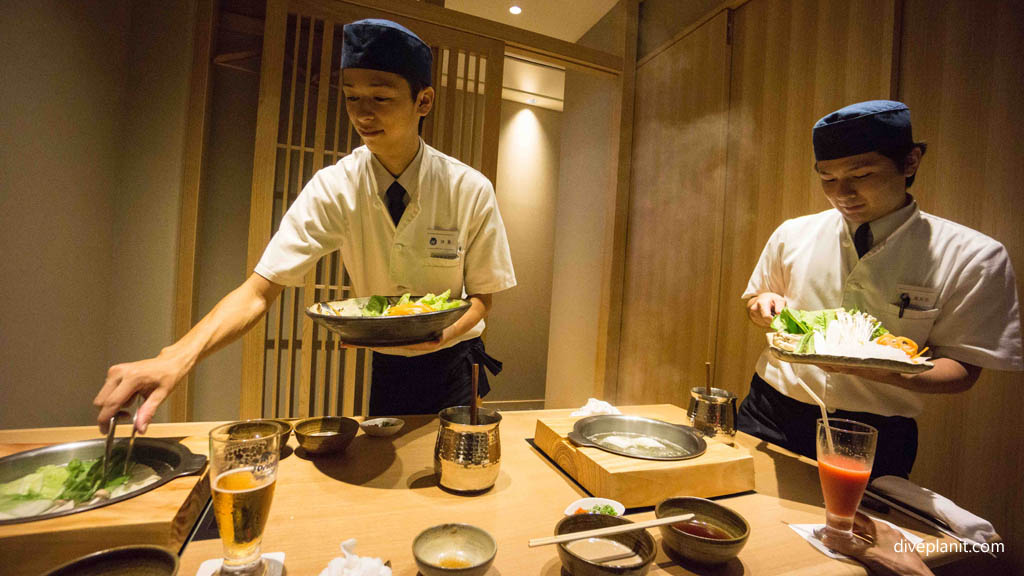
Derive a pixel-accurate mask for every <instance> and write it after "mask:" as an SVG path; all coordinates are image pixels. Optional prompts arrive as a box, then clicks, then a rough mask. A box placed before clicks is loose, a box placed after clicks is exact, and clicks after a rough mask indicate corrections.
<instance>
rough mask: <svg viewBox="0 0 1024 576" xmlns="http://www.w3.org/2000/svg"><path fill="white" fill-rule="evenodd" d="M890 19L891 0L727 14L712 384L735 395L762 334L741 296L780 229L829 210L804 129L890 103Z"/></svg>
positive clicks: (794, 3) (803, 0)
mask: <svg viewBox="0 0 1024 576" xmlns="http://www.w3.org/2000/svg"><path fill="white" fill-rule="evenodd" d="M894 18H895V0H856V1H851V2H830V1H828V0H752V1H751V2H748V3H746V4H744V5H742V6H740V7H739V8H738V9H737V10H735V12H734V18H733V47H732V49H733V57H732V74H731V88H730V104H729V145H728V146H729V160H728V175H727V177H726V179H727V192H726V200H725V206H726V207H725V234H724V244H723V266H722V281H721V298H720V301H721V307H720V312H719V336H718V348H717V351H716V353H715V358H716V362H715V364H716V369H715V382H716V385H717V386H719V387H722V388H726V389H728V390H731V391H733V392H735V393H736V394H738V395H739V396H741V397H742V396H744V395H745V394H746V393H747V390H748V389H749V385H750V378H751V376H752V375H753V373H754V365H755V363H756V360H757V357H758V355H759V354H760V353H761V350H763V349H764V336H763V334H764V331H763V330H762V329H759V328H757V327H756V326H754V325H753V324H752V323H750V321H749V320H748V319H747V314H746V308H745V306H744V303H743V302H742V301H741V300H740V296H741V295H742V294H743V291H744V289H745V288H746V285H747V281H748V280H749V278H750V273H751V271H752V270H753V269H754V265H755V264H756V263H757V260H758V257H759V256H760V254H761V250H762V248H764V245H765V242H767V240H768V237H769V236H770V235H771V233H772V231H773V230H775V228H776V227H778V225H779V224H781V223H782V222H783V221H784V220H785V219H787V218H792V217H795V216H800V215H803V214H810V213H813V212H818V211H820V210H825V209H827V208H829V204H828V201H827V200H826V199H825V196H824V194H823V193H822V191H821V184H820V183H819V181H818V178H817V176H816V175H815V173H814V170H813V163H814V150H813V147H812V145H811V127H812V126H813V125H814V122H815V121H817V120H818V118H820V117H821V116H824V115H825V114H827V113H828V112H830V111H832V110H835V109H837V108H840V107H842V106H844V105H846V104H851V103H853V102H857V101H860V100H870V99H875V98H889V97H890V83H891V75H892V66H891V60H892V45H893V35H892V30H893V28H894V26H893V24H894ZM865 22H871V25H870V26H866V25H864V23H865Z"/></svg>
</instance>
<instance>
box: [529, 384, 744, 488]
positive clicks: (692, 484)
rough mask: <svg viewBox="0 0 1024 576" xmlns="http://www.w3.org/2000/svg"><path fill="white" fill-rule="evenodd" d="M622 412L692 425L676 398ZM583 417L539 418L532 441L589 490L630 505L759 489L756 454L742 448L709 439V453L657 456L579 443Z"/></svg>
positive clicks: (625, 408)
mask: <svg viewBox="0 0 1024 576" xmlns="http://www.w3.org/2000/svg"><path fill="white" fill-rule="evenodd" d="M620 410H621V411H622V413H623V414H629V415H633V416H643V417H646V418H654V419H656V420H663V421H665V422H671V423H673V424H685V425H689V424H690V420H689V418H687V417H686V410H684V409H682V408H680V407H678V406H673V405H671V404H658V405H653V406H636V407H630V406H626V407H620ZM579 419H580V417H561V418H539V419H538V420H537V429H536V431H535V432H534V438H533V441H534V443H535V444H536V445H537V447H538V448H540V449H541V450H542V451H543V452H544V453H545V454H547V455H548V456H549V457H550V458H551V459H552V460H554V461H555V463H556V464H558V465H559V466H560V467H561V468H562V470H564V471H565V472H566V474H568V475H569V476H570V477H572V478H573V479H574V480H576V481H577V482H579V483H580V484H581V485H582V486H583V487H584V488H585V489H586V490H587V491H588V492H590V493H591V494H593V495H594V496H599V497H601V498H611V499H613V500H618V501H619V502H622V504H624V505H625V506H626V507H627V508H633V507H638V506H654V505H656V504H658V503H659V502H661V501H662V500H664V499H666V498H670V497H673V496H699V497H703V498H708V497H712V496H722V495H724V494H735V493H737V492H745V491H747V490H753V489H754V459H753V457H751V455H750V454H749V453H748V452H747V451H746V450H744V449H743V448H739V447H735V446H730V445H728V444H726V443H724V442H722V441H719V440H713V439H707V438H705V440H707V444H708V449H707V451H706V452H704V454H702V455H700V456H698V457H696V458H691V459H689V460H674V461H658V460H642V459H639V458H629V457H626V456H619V455H617V454H612V453H610V452H605V451H604V450H600V449H598V448H590V447H583V446H576V445H575V444H573V443H572V442H571V441H570V440H569V439H568V437H567V436H568V434H569V432H570V431H571V430H572V427H573V425H574V424H575V423H576V421H577V420H579Z"/></svg>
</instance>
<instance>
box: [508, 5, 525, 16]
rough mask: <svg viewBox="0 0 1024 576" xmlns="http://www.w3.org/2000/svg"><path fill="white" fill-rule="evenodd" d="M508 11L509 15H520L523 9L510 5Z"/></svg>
mask: <svg viewBox="0 0 1024 576" xmlns="http://www.w3.org/2000/svg"><path fill="white" fill-rule="evenodd" d="M508 11H509V13H511V14H521V13H522V11H523V9H522V8H520V7H519V6H516V5H512V6H511V7H510V8H509V9H508Z"/></svg>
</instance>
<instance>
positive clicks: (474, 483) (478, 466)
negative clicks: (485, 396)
mask: <svg viewBox="0 0 1024 576" xmlns="http://www.w3.org/2000/svg"><path fill="white" fill-rule="evenodd" d="M478 416H479V417H478V420H477V421H478V424H477V425H476V426H473V425H471V424H470V423H469V406H452V407H451V408H445V409H444V410H442V411H441V412H440V413H439V414H438V417H439V418H440V423H439V424H438V429H437V442H436V443H435V444H434V472H435V473H436V474H437V477H438V483H440V484H441V486H442V487H444V488H447V489H449V490H452V491H455V492H480V491H482V490H487V489H488V488H490V487H491V486H494V481H495V480H496V479H497V478H498V468H499V466H500V464H501V435H500V434H499V431H498V424H500V423H501V414H499V413H498V411H497V410H491V409H489V408H479V412H478Z"/></svg>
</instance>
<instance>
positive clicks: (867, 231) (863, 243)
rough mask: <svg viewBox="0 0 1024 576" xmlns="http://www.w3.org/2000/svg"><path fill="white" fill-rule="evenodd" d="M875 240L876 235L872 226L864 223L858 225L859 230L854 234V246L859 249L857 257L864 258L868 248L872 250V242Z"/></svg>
mask: <svg viewBox="0 0 1024 576" xmlns="http://www.w3.org/2000/svg"><path fill="white" fill-rule="evenodd" d="M874 240H875V239H874V236H873V235H872V234H871V226H869V225H868V224H867V223H864V224H861V225H860V226H858V227H857V231H856V232H855V233H854V234H853V246H854V248H856V249H857V258H863V257H864V255H865V254H867V253H868V250H871V244H872V242H874Z"/></svg>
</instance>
